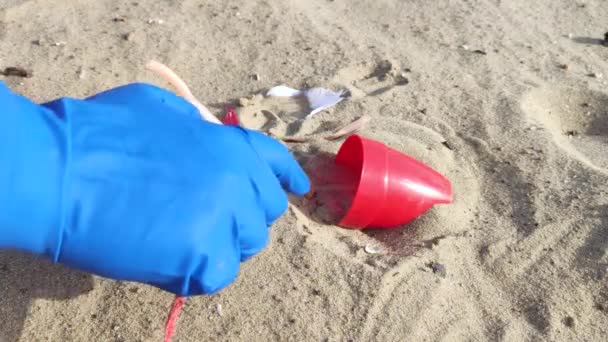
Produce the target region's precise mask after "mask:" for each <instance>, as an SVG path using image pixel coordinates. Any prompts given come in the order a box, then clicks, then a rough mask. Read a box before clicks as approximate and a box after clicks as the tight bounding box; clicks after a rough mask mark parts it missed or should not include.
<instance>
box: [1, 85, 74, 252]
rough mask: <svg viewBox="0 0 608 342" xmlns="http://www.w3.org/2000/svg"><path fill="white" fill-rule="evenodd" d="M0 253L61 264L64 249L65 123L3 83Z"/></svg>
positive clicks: (48, 110)
mask: <svg viewBox="0 0 608 342" xmlns="http://www.w3.org/2000/svg"><path fill="white" fill-rule="evenodd" d="M0 103H2V107H3V108H2V110H1V111H0V248H12V249H19V250H23V251H26V252H31V253H35V254H40V255H46V256H47V257H50V258H52V259H54V260H56V257H57V255H56V254H57V252H58V247H59V245H60V244H61V241H60V240H61V235H62V234H61V228H62V227H61V226H62V222H61V219H62V215H61V213H62V197H63V196H62V193H63V189H62V188H63V182H64V178H65V169H66V168H65V165H66V164H67V163H66V160H67V156H68V153H67V147H66V146H67V144H66V123H65V121H64V120H63V118H61V117H59V116H58V115H56V114H55V113H54V112H53V111H52V110H50V109H48V108H46V107H44V106H40V105H37V104H34V103H32V102H30V101H29V100H27V99H25V98H23V97H21V96H19V95H16V94H13V93H11V92H10V91H9V90H8V89H7V88H6V87H5V86H4V85H3V84H2V83H0Z"/></svg>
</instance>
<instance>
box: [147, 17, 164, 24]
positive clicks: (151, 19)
mask: <svg viewBox="0 0 608 342" xmlns="http://www.w3.org/2000/svg"><path fill="white" fill-rule="evenodd" d="M147 23H148V24H150V25H154V24H158V25H162V24H164V23H165V21H164V20H162V19H153V18H150V19H148V21H147Z"/></svg>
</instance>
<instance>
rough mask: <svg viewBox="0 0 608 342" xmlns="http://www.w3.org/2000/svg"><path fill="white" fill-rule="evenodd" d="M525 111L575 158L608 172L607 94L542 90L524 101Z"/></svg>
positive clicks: (586, 90)
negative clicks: (607, 150) (607, 151)
mask: <svg viewBox="0 0 608 342" xmlns="http://www.w3.org/2000/svg"><path fill="white" fill-rule="evenodd" d="M522 109H523V110H524V112H525V113H526V114H527V115H528V116H529V117H530V118H531V119H532V120H533V121H534V122H536V123H540V124H541V125H543V126H544V127H545V128H546V129H547V130H548V131H549V133H551V135H552V136H553V138H554V140H555V141H556V143H557V145H558V146H559V147H561V148H562V149H563V150H565V151H566V152H568V153H570V154H571V155H572V156H573V157H574V158H576V159H578V160H580V161H582V162H583V163H585V164H587V165H589V166H592V167H593V168H595V169H599V170H604V171H605V168H608V155H607V154H606V153H605V151H606V148H607V147H608V146H607V145H608V95H607V94H605V93H602V92H599V91H594V90H589V89H575V88H539V89H534V90H532V91H530V92H529V93H528V94H527V95H526V96H525V97H524V100H523V102H522Z"/></svg>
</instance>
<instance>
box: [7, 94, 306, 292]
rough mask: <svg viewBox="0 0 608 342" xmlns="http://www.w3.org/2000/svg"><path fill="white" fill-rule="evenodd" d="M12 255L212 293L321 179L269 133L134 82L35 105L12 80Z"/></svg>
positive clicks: (9, 207) (262, 244) (228, 280)
mask: <svg viewBox="0 0 608 342" xmlns="http://www.w3.org/2000/svg"><path fill="white" fill-rule="evenodd" d="M0 106H1V108H2V109H0V248H14V249H20V250H24V251H28V252H32V253H35V254H40V255H45V256H47V257H49V258H51V259H52V260H54V261H55V262H60V263H63V264H66V265H68V266H71V267H74V268H76V269H80V270H83V271H87V272H91V273H94V274H97V275H100V276H104V277H108V278H113V279H119V280H128V281H137V282H142V283H147V284H150V285H153V286H156V287H159V288H161V289H164V290H167V291H170V292H173V293H175V294H178V295H199V294H212V293H215V292H217V291H218V290H220V289H222V288H224V287H225V286H227V285H228V284H230V283H231V282H232V281H233V280H234V279H235V277H236V275H237V273H238V269H239V264H240V262H241V261H244V260H246V259H247V258H249V257H251V256H252V255H254V254H256V253H258V252H259V251H260V250H262V249H263V248H264V247H265V246H266V244H267V242H268V233H269V230H268V227H269V226H270V225H271V224H272V223H273V221H274V220H275V219H277V218H278V217H279V216H280V215H281V214H282V213H284V211H285V210H286V208H287V195H286V192H285V190H287V191H290V192H293V193H295V194H299V195H302V194H304V193H306V192H308V190H309V181H308V178H307V177H306V175H305V174H304V172H303V171H302V169H301V168H300V166H299V165H298V163H297V162H296V161H295V160H294V159H293V157H292V156H291V155H290V153H289V152H288V150H287V149H286V148H285V147H284V146H283V145H281V144H280V143H279V142H277V141H275V140H273V139H271V138H269V137H267V136H265V135H263V134H260V133H257V132H253V131H248V130H245V129H242V128H238V127H228V126H221V125H216V124H212V123H208V122H205V121H202V120H201V119H200V117H199V115H198V113H197V111H196V109H195V108H194V107H193V106H192V105H190V104H189V103H187V102H186V101H185V100H184V99H182V98H180V97H177V96H175V95H173V94H172V93H169V92H167V91H164V90H162V89H160V88H157V87H154V86H150V85H145V84H130V85H127V86H123V87H119V88H115V89H112V90H109V91H106V92H103V93H100V94H97V95H95V96H93V97H91V98H88V99H85V100H77V99H71V98H61V99H59V100H56V101H53V102H50V103H46V104H43V105H36V104H34V103H32V102H30V101H29V100H27V99H25V98H23V97H21V96H18V95H15V94H13V93H11V92H10V91H9V90H8V89H7V88H6V87H5V86H4V85H3V84H2V83H0Z"/></svg>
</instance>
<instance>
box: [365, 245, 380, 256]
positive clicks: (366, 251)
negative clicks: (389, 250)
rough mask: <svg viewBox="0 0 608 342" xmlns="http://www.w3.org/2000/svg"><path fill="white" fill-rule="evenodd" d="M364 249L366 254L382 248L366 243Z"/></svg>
mask: <svg viewBox="0 0 608 342" xmlns="http://www.w3.org/2000/svg"><path fill="white" fill-rule="evenodd" d="M364 250H365V253H367V254H378V253H381V252H382V248H380V247H378V246H375V245H366V246H365V248H364Z"/></svg>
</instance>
